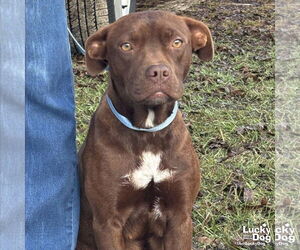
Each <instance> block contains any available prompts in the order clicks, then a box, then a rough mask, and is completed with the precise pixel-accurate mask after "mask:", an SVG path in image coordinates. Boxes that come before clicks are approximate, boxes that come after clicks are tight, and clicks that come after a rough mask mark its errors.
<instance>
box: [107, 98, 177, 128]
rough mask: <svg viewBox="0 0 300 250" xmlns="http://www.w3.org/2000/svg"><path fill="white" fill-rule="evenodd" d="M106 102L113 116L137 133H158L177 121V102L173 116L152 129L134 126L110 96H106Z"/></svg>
mask: <svg viewBox="0 0 300 250" xmlns="http://www.w3.org/2000/svg"><path fill="white" fill-rule="evenodd" d="M106 102H107V104H108V106H109V107H110V110H111V112H113V114H114V115H115V117H117V119H118V120H119V121H120V122H121V123H122V124H123V125H124V126H126V127H127V128H130V129H132V130H136V131H143V132H157V131H160V130H162V129H164V128H166V127H167V126H169V125H170V124H171V122H172V121H173V120H174V119H175V117H176V114H177V111H178V102H177V101H176V102H175V104H174V108H173V110H172V113H171V115H170V116H169V117H168V118H167V119H166V120H165V121H164V122H163V123H161V124H159V125H157V126H155V127H152V128H138V127H135V126H133V125H132V123H131V121H129V120H128V119H127V118H126V117H125V116H123V115H121V114H120V113H119V112H118V111H117V110H116V108H115V107H114V105H113V103H112V101H111V99H110V98H109V97H108V95H106Z"/></svg>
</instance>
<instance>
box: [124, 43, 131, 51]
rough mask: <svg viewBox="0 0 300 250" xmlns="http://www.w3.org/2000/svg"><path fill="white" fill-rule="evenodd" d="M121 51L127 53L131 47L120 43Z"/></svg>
mask: <svg viewBox="0 0 300 250" xmlns="http://www.w3.org/2000/svg"><path fill="white" fill-rule="evenodd" d="M121 49H122V50H124V51H129V50H132V46H131V44H130V43H122V44H121Z"/></svg>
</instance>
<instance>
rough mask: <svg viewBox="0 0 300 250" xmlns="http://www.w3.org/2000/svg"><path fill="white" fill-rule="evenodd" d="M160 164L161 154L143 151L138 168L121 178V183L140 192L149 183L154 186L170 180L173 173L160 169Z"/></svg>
mask: <svg viewBox="0 0 300 250" xmlns="http://www.w3.org/2000/svg"><path fill="white" fill-rule="evenodd" d="M161 162H162V153H156V154H154V153H152V152H150V151H144V152H143V153H142V154H141V156H140V163H139V164H138V166H137V167H136V168H134V170H132V171H130V172H129V173H128V174H126V175H125V176H123V177H122V179H123V182H124V183H125V184H127V185H132V186H133V188H134V189H136V190H140V189H145V188H147V187H148V185H149V184H150V182H153V183H154V185H155V184H158V183H161V182H164V181H167V180H169V179H171V178H172V176H173V174H174V172H173V171H172V170H170V169H162V166H161Z"/></svg>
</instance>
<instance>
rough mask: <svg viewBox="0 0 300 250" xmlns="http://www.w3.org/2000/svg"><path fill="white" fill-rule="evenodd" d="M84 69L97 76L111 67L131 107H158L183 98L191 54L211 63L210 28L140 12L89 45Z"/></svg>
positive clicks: (95, 36) (157, 13)
mask: <svg viewBox="0 0 300 250" xmlns="http://www.w3.org/2000/svg"><path fill="white" fill-rule="evenodd" d="M85 47H86V64H87V68H88V71H89V73H90V74H92V75H95V74H98V73H99V72H101V71H102V70H104V69H105V67H106V66H107V65H108V64H109V68H110V74H111V78H112V82H113V84H114V88H115V89H116V91H117V92H119V94H121V95H122V97H123V98H124V99H126V100H128V101H130V102H133V103H140V104H143V105H151V106H153V105H159V104H163V103H165V102H167V101H170V100H177V99H179V98H180V97H181V96H182V94H183V80H184V78H185V77H186V75H187V73H188V69H189V66H190V63H191V58H192V52H194V53H196V54H197V55H198V57H199V58H200V59H202V60H204V61H209V60H211V59H212V57H213V54H214V52H213V41H212V37H211V34H210V31H209V29H208V27H207V26H206V25H205V24H204V23H202V22H200V21H197V20H194V19H191V18H188V17H180V16H176V15H174V14H171V13H169V12H163V11H146V12H137V13H133V14H130V15H127V16H125V17H122V18H120V19H119V20H118V21H116V22H115V23H113V24H110V25H108V26H106V27H104V28H102V29H100V30H99V31H97V32H96V33H95V34H93V35H92V36H90V37H89V38H88V40H87V42H86V46H85Z"/></svg>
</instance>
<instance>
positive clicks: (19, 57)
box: [0, 0, 25, 250]
mask: <svg viewBox="0 0 300 250" xmlns="http://www.w3.org/2000/svg"><path fill="white" fill-rule="evenodd" d="M0 39H1V41H0V249H1V250H2V249H3V250H6V249H9V250H21V249H24V239H25V232H24V231H25V230H24V229H25V198H24V196H25V178H24V177H25V167H24V163H25V110H24V106H25V4H24V2H22V1H19V0H10V1H2V0H0Z"/></svg>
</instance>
